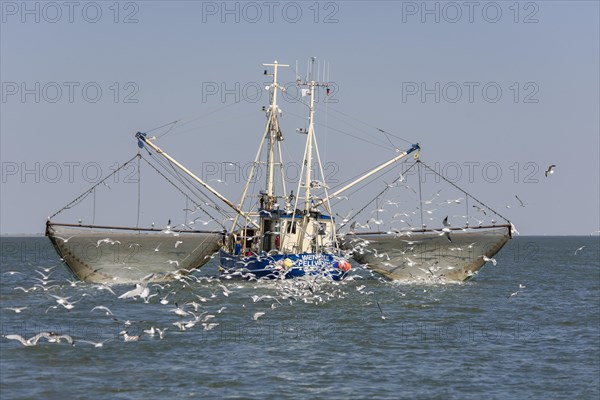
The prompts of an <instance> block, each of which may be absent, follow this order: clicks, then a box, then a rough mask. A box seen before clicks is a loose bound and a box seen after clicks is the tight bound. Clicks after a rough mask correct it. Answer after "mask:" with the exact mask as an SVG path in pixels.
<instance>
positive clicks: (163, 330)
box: [156, 328, 169, 340]
mask: <svg viewBox="0 0 600 400" xmlns="http://www.w3.org/2000/svg"><path fill="white" fill-rule="evenodd" d="M167 329H169V328H165V329H158V328H156V332H158V337H159V338H160V339H161V340H162V339H164V338H165V332H166V331H167Z"/></svg>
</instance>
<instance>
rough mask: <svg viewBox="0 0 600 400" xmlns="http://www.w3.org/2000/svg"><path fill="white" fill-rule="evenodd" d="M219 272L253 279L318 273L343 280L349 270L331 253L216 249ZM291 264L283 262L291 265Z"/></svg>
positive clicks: (287, 277) (286, 277) (295, 276)
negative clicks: (249, 253)
mask: <svg viewBox="0 0 600 400" xmlns="http://www.w3.org/2000/svg"><path fill="white" fill-rule="evenodd" d="M219 259H220V262H221V272H222V273H224V274H232V273H240V274H242V275H246V274H252V275H253V276H255V277H256V278H270V279H281V278H285V279H289V278H297V277H300V276H304V275H321V276H324V277H328V278H330V279H333V280H335V281H338V280H341V279H344V277H345V276H346V275H347V274H348V271H344V270H343V269H340V268H338V267H337V260H336V257H334V256H333V255H332V254H324V253H322V254H314V253H301V254H273V255H268V254H266V253H263V254H260V255H258V256H256V255H252V256H242V255H234V254H231V253H228V252H226V251H224V250H223V249H221V250H219ZM292 263H293V265H291V266H289V265H286V264H292Z"/></svg>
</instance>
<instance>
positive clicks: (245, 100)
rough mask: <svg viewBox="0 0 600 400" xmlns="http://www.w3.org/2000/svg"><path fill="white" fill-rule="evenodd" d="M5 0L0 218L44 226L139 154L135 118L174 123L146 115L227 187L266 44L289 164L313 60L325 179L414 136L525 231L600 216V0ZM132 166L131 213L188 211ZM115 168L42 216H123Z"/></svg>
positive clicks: (246, 147) (565, 227)
mask: <svg viewBox="0 0 600 400" xmlns="http://www.w3.org/2000/svg"><path fill="white" fill-rule="evenodd" d="M1 13H2V15H1V17H2V21H1V24H0V80H1V82H2V92H1V95H2V98H1V102H0V107H1V109H0V162H1V166H2V177H1V179H2V180H1V190H0V232H1V233H2V234H17V233H39V232H43V230H44V223H45V221H46V219H47V217H48V216H50V215H52V214H53V213H55V212H56V211H58V210H60V209H61V208H62V207H63V206H64V205H66V204H67V203H68V202H70V201H71V200H72V199H74V198H75V197H77V196H78V195H79V194H81V193H82V192H84V191H86V190H87V189H88V188H90V187H91V186H92V185H94V184H96V183H98V182H99V181H100V179H101V177H105V176H107V175H108V174H110V173H111V172H112V171H113V170H114V168H115V166H116V165H118V164H120V163H122V162H124V161H126V160H128V159H130V158H131V157H132V156H134V155H135V154H136V152H137V151H138V147H137V143H136V141H135V139H134V134H135V132H137V131H143V132H146V131H150V130H152V129H153V128H157V127H160V126H162V125H164V124H168V123H170V122H172V121H175V120H178V121H180V122H179V123H178V124H176V125H175V126H172V129H171V130H169V129H168V128H169V127H171V125H168V126H167V128H161V129H157V130H155V131H152V132H153V133H151V134H154V135H157V136H160V137H159V138H157V140H156V144H158V145H159V146H160V147H161V148H163V149H164V150H165V151H167V152H168V153H169V154H170V155H172V156H173V157H175V158H176V159H177V160H178V161H180V162H181V163H183V164H184V165H186V166H187V167H189V169H191V170H192V171H194V172H195V173H197V175H199V176H201V177H203V178H205V179H206V180H211V179H212V180H213V181H212V182H213V184H214V185H217V184H218V183H219V182H218V181H217V179H219V180H223V181H225V183H222V184H220V185H218V186H217V188H218V190H219V191H221V192H223V194H225V195H226V196H227V197H229V198H231V199H233V200H237V198H238V197H239V195H240V193H241V190H242V187H243V178H244V177H245V176H246V174H245V173H244V172H243V171H244V168H247V166H248V165H249V163H250V162H251V161H252V160H253V159H254V156H255V154H256V149H257V146H258V143H259V141H260V136H261V134H262V132H263V129H264V123H265V118H264V113H262V112H261V107H262V106H263V105H266V104H268V94H267V92H266V91H265V90H264V85H265V83H266V80H265V77H264V76H263V75H262V74H263V69H264V68H263V66H262V64H263V63H271V62H273V61H274V60H277V61H278V62H280V63H286V64H289V65H290V67H289V68H282V69H281V71H280V73H281V81H282V82H283V83H285V84H286V85H287V87H288V88H289V90H288V92H286V95H285V96H282V98H281V103H280V106H281V108H282V110H283V117H282V119H281V124H282V130H283V132H284V135H285V140H284V144H285V152H284V155H286V156H289V159H290V160H293V161H294V162H295V163H296V164H295V165H296V167H297V166H298V165H299V164H298V163H299V162H300V158H301V155H302V149H303V140H304V137H303V136H301V135H298V134H297V133H296V132H295V131H296V128H298V127H303V126H305V125H306V115H307V109H306V106H305V105H304V104H303V103H302V102H301V100H302V99H299V98H298V97H297V96H296V94H297V91H296V89H295V87H294V85H293V83H294V80H295V77H296V64H297V65H298V73H299V74H300V75H301V76H304V75H305V73H306V66H307V61H308V59H309V58H310V57H316V58H317V60H318V61H317V62H318V69H319V74H320V76H319V78H320V80H328V81H329V82H331V83H332V86H331V87H332V93H331V95H330V97H328V98H326V97H325V96H323V94H322V93H321V96H320V97H319V98H318V101H317V113H316V119H317V122H318V123H319V125H317V127H316V134H317V140H318V143H319V149H320V151H321V157H322V158H323V160H324V163H326V175H327V178H328V181H329V184H330V185H331V186H335V185H336V184H339V183H341V182H343V181H346V180H347V179H349V178H351V177H353V176H355V175H357V174H359V173H360V172H362V171H366V170H368V169H369V168H371V167H373V166H375V165H377V164H379V163H382V162H384V161H386V160H388V159H390V158H392V157H393V156H394V155H395V154H396V151H395V149H396V148H398V149H402V150H404V149H406V148H408V147H410V144H409V143H417V142H418V143H419V144H420V145H421V147H422V150H421V152H420V159H421V160H422V161H424V162H425V163H427V164H428V165H430V166H432V167H433V168H436V169H437V170H439V171H440V172H441V173H443V174H445V175H447V176H448V178H449V179H450V180H451V181H452V182H453V183H455V184H457V185H458V186H460V187H461V188H463V189H464V190H466V191H467V192H468V193H470V194H472V195H473V196H475V197H476V198H478V199H479V200H481V201H482V202H484V203H485V204H486V205H488V206H489V207H491V208H493V209H495V210H497V211H498V212H499V213H500V214H502V215H503V216H505V217H506V218H508V219H509V220H510V221H511V222H512V223H514V224H515V226H516V227H517V229H518V230H519V232H520V233H521V234H522V235H589V234H590V233H592V232H595V231H598V230H599V229H600V215H599V213H600V211H599V210H600V204H599V198H600V179H599V172H598V171H600V165H599V163H600V126H599V123H600V116H599V112H600V111H599V110H600V100H599V93H600V90H599V89H600V81H599V71H600V61H599V59H600V57H599V56H600V54H599V49H600V43H599V37H600V32H599V20H600V14H599V3H598V2H596V1H568V2H567V1H534V2H531V1H529V2H515V1H508V2H503V1H498V2H487V1H484V2H479V1H474V2H440V1H429V2H422V1H418V2H412V1H398V2H391V1H369V2H367V1H324V2H313V1H311V2H292V1H273V2H263V1H258V2H221V1H217V2H212V1H204V2H202V1H196V2H194V1H169V2H166V1H131V2H118V3H117V2H113V1H110V2H100V1H98V2H86V1H84V2H79V1H75V2H71V3H69V2H66V4H65V2H38V1H28V2H21V1H2V2H1ZM325 65H327V68H326V67H325ZM324 70H327V71H328V73H327V74H326V75H325V74H324V72H323V71H324ZM324 75H325V76H324ZM377 128H380V129H383V130H385V131H386V132H390V133H393V134H394V135H395V136H393V137H392V136H385V135H383V134H381V132H380V131H378V130H377ZM163 134H164V136H163ZM399 138H402V139H405V140H401V139H399ZM286 158H287V157H286ZM227 163H232V164H234V165H235V166H236V167H235V168H234V169H233V170H228V169H227V168H228V167H227V165H230V164H227ZM551 164H555V165H556V167H555V168H554V173H553V174H551V175H550V176H548V177H546V176H545V174H544V171H545V170H546V169H547V168H548V166H549V165H551ZM294 168H295V167H294V165H293V164H292V167H291V170H289V171H288V173H290V174H292V175H293V172H294ZM398 168H400V169H398ZM401 168H406V165H404V166H398V167H397V169H396V170H392V171H391V172H390V174H389V175H387V176H385V177H381V180H382V181H383V180H385V181H388V179H394V176H396V177H397V176H398V171H401ZM246 171H247V169H246ZM140 174H141V176H142V179H141V183H140V185H139V186H140V187H141V188H140V189H139V190H140V193H142V197H141V205H142V207H141V208H142V211H141V217H140V218H141V220H142V223H143V224H146V225H148V224H150V223H151V222H156V223H157V224H159V225H164V224H166V221H167V219H171V218H174V219H176V220H178V219H182V218H183V217H182V216H181V214H182V210H183V209H184V208H186V200H185V198H183V196H182V195H180V194H179V193H178V192H176V191H175V190H173V188H172V187H171V186H170V185H169V184H168V183H167V182H165V181H164V180H162V179H161V178H158V179H157V177H156V176H155V174H154V175H153V173H152V171H151V170H148V169H144V168H142V169H140ZM394 174H395V175H394ZM146 178H147V179H146ZM412 179H416V177H415V176H412ZM421 179H422V181H423V180H424V181H423V182H422V183H423V189H422V190H423V191H424V194H423V196H424V198H430V197H431V196H432V195H433V196H435V194H436V193H437V191H438V190H439V189H440V188H442V191H441V192H440V193H439V196H438V197H436V203H437V200H440V202H444V201H445V200H447V199H452V198H457V197H458V196H460V193H458V192H455V189H453V188H452V187H451V186H449V185H445V184H443V183H442V182H436V181H435V177H434V176H433V175H430V176H427V175H425V177H424V178H423V177H422V178H421ZM382 181H379V182H374V183H373V184H372V185H370V186H367V187H365V188H364V189H363V190H360V191H358V192H355V193H353V194H352V195H351V196H349V197H350V199H349V200H347V203H344V204H341V205H340V206H339V210H340V213H346V212H348V210H357V209H359V208H360V207H361V204H364V202H365V201H368V200H370V199H371V198H372V197H373V196H374V195H375V194H376V193H378V192H379V191H380V190H381V189H382V188H384V187H385V184H384V183H382ZM108 182H110V185H108V186H104V190H103V191H102V193H100V190H98V192H99V193H98V194H97V196H96V198H95V202H96V205H95V208H94V205H93V203H92V202H91V201H90V199H86V201H85V202H82V203H81V204H80V205H78V206H77V207H74V208H73V209H70V210H68V212H65V213H61V214H59V215H58V216H57V217H55V218H54V220H56V221H61V222H76V221H77V220H78V219H82V220H83V221H85V222H88V223H89V222H94V223H96V224H121V225H125V226H131V225H135V224H136V222H137V221H136V218H137V199H138V184H137V183H136V182H137V170H135V169H134V168H133V167H132V169H131V170H124V171H123V173H121V174H119V175H118V176H114V177H112V178H111V180H109V181H108ZM408 183H409V184H413V186H414V187H416V185H417V184H416V183H414V181H412V182H411V181H410V180H409V182H408ZM109 186H110V187H109ZM291 186H292V185H290V186H289V187H291ZM288 191H289V188H288ZM394 196H396V197H397V199H399V200H400V201H405V202H408V201H409V197H410V196H405V197H406V198H405V197H403V194H402V192H401V191H399V192H398V193H396V194H394ZM516 196H518V198H519V199H520V200H521V201H523V203H524V204H525V207H522V206H521V205H520V202H519V201H518V199H516ZM392 197H393V196H392ZM392 197H390V198H392ZM90 203H92V204H90ZM459 206H460V207H464V203H463V204H460V205H459ZM391 207H395V205H390V208H391ZM402 207H408V205H404V204H403V205H401V206H400V207H399V208H398V209H402ZM394 211H395V208H394ZM389 212H390V213H391V211H389ZM460 212H462V211H460V210H459V211H457V213H460ZM366 215H367V216H365V217H364V218H365V219H366V218H369V216H368V214H366ZM442 218H443V215H438V219H437V220H432V222H430V223H429V224H431V225H435V224H436V222H437V224H438V225H439V224H440V221H441V219H442ZM454 224H458V221H456V222H454Z"/></svg>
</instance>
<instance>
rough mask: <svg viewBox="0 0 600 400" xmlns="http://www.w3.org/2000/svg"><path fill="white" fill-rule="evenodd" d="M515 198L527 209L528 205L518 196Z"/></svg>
mask: <svg viewBox="0 0 600 400" xmlns="http://www.w3.org/2000/svg"><path fill="white" fill-rule="evenodd" d="M515 197H516V198H517V200H519V203H521V207H525V206H526V205H527V204H525V203H523V200H521V199H520V198H519V196H517V195H516V194H515Z"/></svg>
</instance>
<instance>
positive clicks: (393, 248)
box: [343, 226, 511, 281]
mask: <svg viewBox="0 0 600 400" xmlns="http://www.w3.org/2000/svg"><path fill="white" fill-rule="evenodd" d="M510 237H511V231H510V226H501V227H490V228H486V229H477V228H475V229H467V230H454V231H452V232H451V233H450V239H448V237H447V235H444V234H442V235H440V233H438V232H421V233H411V234H410V236H404V235H402V234H388V233H363V234H358V233H356V234H348V235H346V236H345V237H344V240H343V247H344V248H346V249H348V250H351V251H352V257H353V258H354V259H355V260H356V261H358V262H359V263H361V264H366V266H367V267H368V268H370V269H372V270H373V271H375V272H377V273H379V274H381V275H383V276H385V277H386V278H389V279H392V280H405V281H415V280H419V281H464V280H467V279H469V278H471V277H472V276H473V275H475V274H476V273H477V272H478V271H479V269H481V267H483V265H484V264H485V263H486V260H485V259H484V256H485V257H486V258H491V257H493V256H494V255H495V254H496V253H497V252H498V251H500V249H501V248H502V247H503V246H504V245H505V244H506V242H507V241H508V240H509V239H510Z"/></svg>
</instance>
